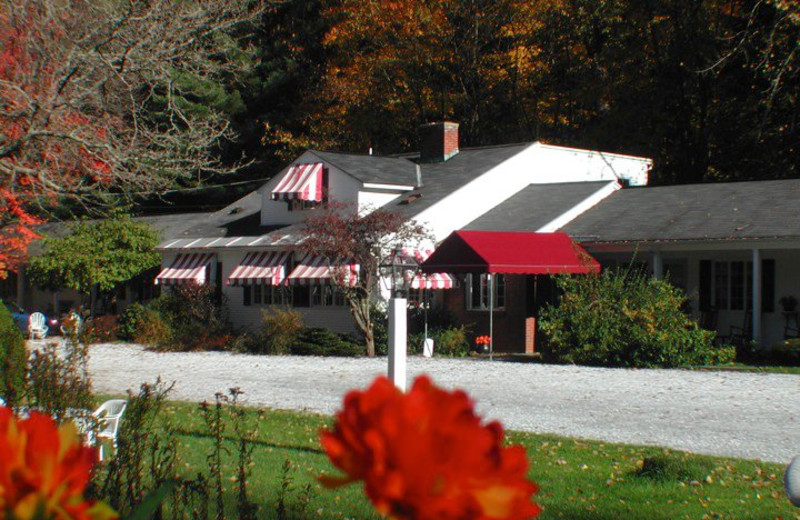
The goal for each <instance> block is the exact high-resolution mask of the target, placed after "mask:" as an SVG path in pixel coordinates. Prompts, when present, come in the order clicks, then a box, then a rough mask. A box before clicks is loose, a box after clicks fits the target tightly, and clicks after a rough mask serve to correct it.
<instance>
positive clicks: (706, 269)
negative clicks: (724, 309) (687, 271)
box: [700, 260, 711, 312]
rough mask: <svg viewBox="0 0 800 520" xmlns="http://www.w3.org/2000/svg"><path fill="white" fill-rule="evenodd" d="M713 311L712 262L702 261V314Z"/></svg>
mask: <svg viewBox="0 0 800 520" xmlns="http://www.w3.org/2000/svg"><path fill="white" fill-rule="evenodd" d="M710 310H711V260H700V312H706V311H710Z"/></svg>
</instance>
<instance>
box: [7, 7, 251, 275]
mask: <svg viewBox="0 0 800 520" xmlns="http://www.w3.org/2000/svg"><path fill="white" fill-rule="evenodd" d="M258 12H259V8H258V2H245V1H238V0H219V1H217V2H211V3H208V2H191V1H190V2H183V1H179V0H174V1H164V2H152V3H151V2H138V1H133V0H130V1H122V2H110V3H109V2H94V1H92V0H70V1H67V2H61V1H58V0H36V1H26V0H6V1H4V2H2V3H0V229H2V231H0V276H2V275H5V273H6V272H7V270H9V269H15V268H16V265H17V264H18V263H19V262H20V260H21V259H22V258H23V257H24V254H25V248H26V246H27V244H28V243H29V242H30V241H31V240H32V239H33V238H35V233H34V232H33V231H32V227H33V226H34V225H35V224H36V223H38V222H39V220H40V218H41V217H43V216H47V215H48V210H51V209H52V208H54V207H57V206H58V207H61V208H62V209H63V206H65V205H71V206H72V207H79V208H86V207H97V206H101V205H105V204H107V203H109V202H111V201H113V200H115V199H116V200H118V199H119V198H120V197H123V196H125V197H126V198H128V197H132V196H134V195H136V194H137V193H152V192H154V191H159V190H163V189H165V188H168V187H172V186H174V185H176V184H180V183H182V182H185V181H187V179H196V178H197V176H198V173H199V172H201V171H204V172H207V171H214V169H215V168H216V167H217V166H218V158H217V157H215V156H214V154H213V152H212V150H211V148H212V147H213V146H215V145H216V144H218V143H219V141H220V139H226V138H230V137H231V134H230V131H229V129H228V122H227V121H226V120H225V119H224V117H222V116H221V115H220V114H218V113H216V112H215V111H213V110H211V109H209V108H207V107H203V108H202V110H201V109H198V108H197V107H196V106H195V105H193V104H192V103H190V102H188V101H187V99H189V98H191V96H192V95H193V94H195V92H192V86H193V83H192V82H191V81H189V80H188V79H187V78H190V77H195V76H203V77H207V78H213V77H215V76H217V75H222V74H224V73H225V71H226V70H227V66H228V62H227V60H226V58H224V57H216V58H214V59H211V58H209V57H208V54H209V53H208V46H209V45H210V44H212V42H214V44H215V46H217V47H218V48H219V49H220V50H222V49H224V48H225V47H226V46H228V47H235V44H233V43H231V42H230V41H229V40H230V39H228V40H226V39H225V38H223V35H224V34H225V31H228V30H230V29H232V28H235V27H236V26H237V25H238V24H239V23H240V22H243V21H245V20H249V19H251V18H252V17H253V16H255V15H256V14H257V13H258ZM215 39H216V40H215Z"/></svg>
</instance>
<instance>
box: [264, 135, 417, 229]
mask: <svg viewBox="0 0 800 520" xmlns="http://www.w3.org/2000/svg"><path fill="white" fill-rule="evenodd" d="M415 179H416V172H415V166H414V163H412V162H411V161H408V160H406V159H400V158H392V157H380V156H373V155H359V154H346V153H336V152H321V151H316V150H309V151H307V152H305V153H303V154H302V155H301V156H300V157H298V158H297V159H296V160H295V161H294V162H293V163H292V164H291V165H289V166H288V167H286V168H285V169H284V170H283V171H282V172H280V173H279V174H278V175H276V176H275V177H274V178H273V179H271V180H270V181H269V182H268V183H267V184H266V185H264V186H263V187H262V189H261V194H262V206H261V224H262V225H265V226H269V225H276V224H279V225H283V224H294V223H297V222H302V221H303V220H305V218H306V216H307V215H308V212H309V211H314V210H315V209H317V208H320V207H324V206H325V205H326V204H327V203H328V202H337V203H343V204H353V205H354V207H357V208H358V211H359V212H362V213H365V212H369V211H372V210H374V209H376V208H379V207H382V206H384V205H386V204H388V203H389V202H391V201H392V200H394V199H396V198H397V197H398V196H400V195H402V194H404V193H406V192H408V191H410V190H412V189H414V187H415Z"/></svg>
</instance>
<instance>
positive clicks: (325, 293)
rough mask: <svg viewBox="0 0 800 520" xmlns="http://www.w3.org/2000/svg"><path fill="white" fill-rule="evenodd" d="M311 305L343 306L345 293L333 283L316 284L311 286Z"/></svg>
mask: <svg viewBox="0 0 800 520" xmlns="http://www.w3.org/2000/svg"><path fill="white" fill-rule="evenodd" d="M311 305H313V306H315V307H342V306H344V305H345V298H344V293H343V292H342V291H341V290H339V289H337V288H336V287H334V286H332V285H315V286H313V287H312V288H311Z"/></svg>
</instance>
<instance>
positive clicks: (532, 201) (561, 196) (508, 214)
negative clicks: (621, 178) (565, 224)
mask: <svg viewBox="0 0 800 520" xmlns="http://www.w3.org/2000/svg"><path fill="white" fill-rule="evenodd" d="M615 182H616V181H597V182H568V183H556V184H531V185H529V186H528V187H527V188H525V189H523V190H522V191H520V192H518V193H517V194H515V195H513V196H511V197H509V198H508V199H506V200H505V201H504V202H502V203H501V204H498V205H497V206H495V207H494V208H493V209H491V210H490V211H488V212H486V213H484V214H483V215H481V216H480V217H478V218H476V219H475V220H473V221H472V222H470V223H469V224H467V225H466V226H464V228H463V229H468V230H477V231H536V230H537V229H540V228H541V227H542V226H545V225H547V224H548V223H550V222H552V221H553V220H555V219H556V218H558V217H560V216H561V215H563V214H564V213H566V212H567V211H569V210H570V209H572V208H573V207H575V206H576V205H578V204H580V203H581V202H583V201H584V200H586V199H587V198H588V197H590V196H591V195H592V194H594V193H596V192H597V191H598V190H600V189H602V188H604V187H606V186H608V185H609V184H614V183H615Z"/></svg>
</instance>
